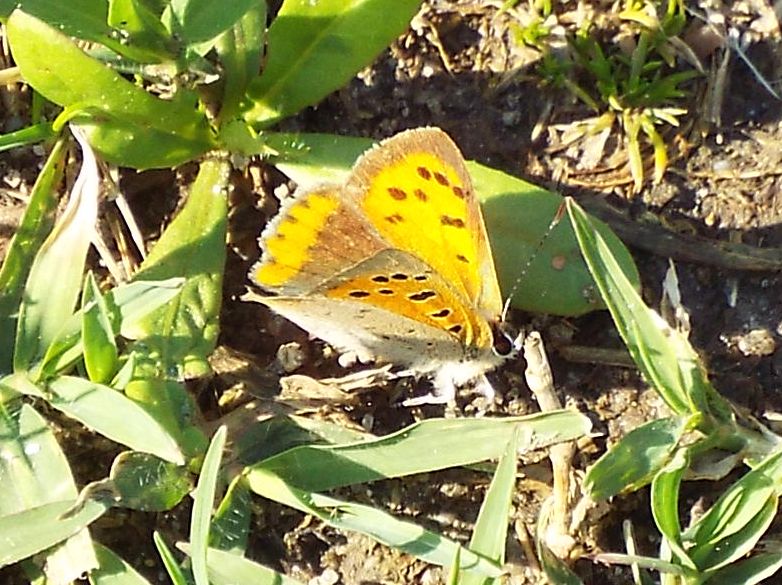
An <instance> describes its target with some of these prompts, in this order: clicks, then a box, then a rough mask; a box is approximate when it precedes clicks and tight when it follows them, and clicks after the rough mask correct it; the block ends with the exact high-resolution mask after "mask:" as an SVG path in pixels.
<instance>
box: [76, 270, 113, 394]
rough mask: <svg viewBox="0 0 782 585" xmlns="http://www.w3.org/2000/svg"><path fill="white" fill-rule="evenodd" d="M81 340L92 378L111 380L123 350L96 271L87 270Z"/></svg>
mask: <svg viewBox="0 0 782 585" xmlns="http://www.w3.org/2000/svg"><path fill="white" fill-rule="evenodd" d="M81 340H82V346H83V347H84V365H85V367H86V368H87V374H88V375H89V377H90V380H91V381H93V382H98V383H104V382H108V381H109V380H111V378H112V377H113V376H114V373H115V372H116V371H117V368H118V366H119V354H118V351H117V344H116V342H115V341H114V331H113V328H112V326H111V318H110V316H109V309H108V306H107V303H106V299H104V298H103V295H102V294H101V292H100V289H99V288H98V283H96V282H95V277H94V276H93V274H92V272H89V273H87V278H86V281H85V283H84V292H83V293H82V330H81Z"/></svg>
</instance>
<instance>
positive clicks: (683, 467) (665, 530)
mask: <svg viewBox="0 0 782 585" xmlns="http://www.w3.org/2000/svg"><path fill="white" fill-rule="evenodd" d="M689 465H690V458H689V452H688V451H687V449H683V448H682V449H678V450H677V451H676V452H675V453H674V456H673V457H672V458H671V460H670V461H669V462H668V464H667V465H666V466H665V467H663V468H662V469H661V470H660V472H659V473H658V474H657V475H655V477H654V479H653V480H652V490H651V495H652V515H653V516H654V521H655V523H656V524H657V528H658V529H659V530H660V532H661V533H662V535H663V537H665V539H666V543H667V545H668V547H669V548H670V549H671V551H672V552H673V553H674V554H675V555H676V557H677V558H676V561H677V562H678V563H680V564H683V565H685V566H687V567H688V568H690V569H696V568H697V567H696V566H695V563H693V561H692V559H691V558H690V556H689V554H688V553H687V551H686V550H685V548H684V545H683V543H682V536H681V533H682V529H681V524H680V522H679V486H680V484H681V481H682V477H683V476H684V474H685V472H686V471H687V469H688V468H689Z"/></svg>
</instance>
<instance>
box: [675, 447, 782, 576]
mask: <svg viewBox="0 0 782 585" xmlns="http://www.w3.org/2000/svg"><path fill="white" fill-rule="evenodd" d="M780 486H782V452H780V451H777V452H776V453H774V454H773V455H770V456H769V457H767V458H766V459H765V460H764V461H763V462H762V463H761V464H760V465H758V466H757V467H755V469H753V470H752V471H750V472H749V473H747V474H746V475H744V477H742V478H741V479H740V480H739V481H737V482H736V483H734V484H733V485H732V486H730V488H728V490H727V491H725V492H723V494H722V495H721V496H720V497H719V498H718V499H717V501H716V502H715V503H714V505H713V506H712V507H711V508H709V510H708V511H707V512H706V513H705V514H704V515H703V516H701V518H700V519H698V521H697V522H696V523H695V524H694V525H693V526H691V527H690V528H689V529H688V530H687V531H686V532H685V533H684V535H683V538H684V539H685V540H689V541H691V542H692V546H691V548H690V550H689V553H690V556H691V558H692V559H693V560H694V561H695V563H696V564H697V566H698V567H699V568H700V569H701V570H708V569H715V568H718V567H721V566H724V565H726V564H728V563H730V562H732V561H735V560H737V559H739V558H741V557H742V556H744V555H745V554H747V553H749V552H750V551H751V550H752V548H753V547H754V545H755V544H756V543H757V541H758V540H759V539H760V537H761V536H762V535H763V533H764V532H765V530H766V528H767V527H768V525H769V524H770V523H771V521H772V520H773V518H774V516H775V514H776V509H777V505H778V498H779V494H780Z"/></svg>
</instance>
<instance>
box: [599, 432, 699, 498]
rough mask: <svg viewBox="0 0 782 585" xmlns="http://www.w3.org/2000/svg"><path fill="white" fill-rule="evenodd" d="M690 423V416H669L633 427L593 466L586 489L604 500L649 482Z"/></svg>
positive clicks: (662, 465)
mask: <svg viewBox="0 0 782 585" xmlns="http://www.w3.org/2000/svg"><path fill="white" fill-rule="evenodd" d="M688 423H689V419H688V418H687V417H669V418H661V419H658V420H653V421H651V422H648V423H646V424H644V425H641V426H640V427H638V428H636V429H633V430H632V431H630V432H629V433H627V434H626V435H625V436H624V437H622V439H621V440H620V441H619V442H618V443H617V444H616V445H614V446H613V447H611V449H609V450H608V452H607V453H605V454H604V455H603V456H602V457H600V459H598V460H597V462H596V463H595V464H594V465H593V466H592V467H590V468H589V470H588V471H587V474H586V478H585V479H584V489H585V490H586V491H587V493H589V495H590V497H591V498H592V499H594V500H596V501H601V500H606V499H608V498H610V497H612V496H615V495H616V494H618V493H619V492H621V491H623V490H635V489H638V488H640V487H642V486H644V485H646V484H647V483H649V481H650V480H651V479H652V478H653V477H654V476H655V475H656V474H657V473H658V472H659V471H660V469H662V468H663V467H664V466H665V465H667V464H668V462H669V461H670V459H671V456H672V455H673V453H674V451H675V450H676V448H677V447H678V445H679V441H680V440H681V438H682V436H683V435H684V432H685V431H686V430H687V429H688Z"/></svg>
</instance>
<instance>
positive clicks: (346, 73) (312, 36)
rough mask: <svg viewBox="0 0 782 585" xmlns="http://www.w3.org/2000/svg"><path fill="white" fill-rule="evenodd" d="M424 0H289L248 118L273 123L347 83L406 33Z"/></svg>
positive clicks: (272, 30) (273, 31) (272, 31)
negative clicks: (316, 0) (315, 0)
mask: <svg viewBox="0 0 782 585" xmlns="http://www.w3.org/2000/svg"><path fill="white" fill-rule="evenodd" d="M420 6H421V0H319V1H318V2H310V1H309V0H286V1H285V2H284V3H283V5H282V8H281V9H280V11H279V13H278V14H277V17H276V18H275V19H274V21H273V22H272V25H271V26H270V27H269V32H268V40H267V45H268V49H267V52H268V58H267V61H266V67H265V68H264V71H263V74H262V75H261V77H260V78H259V79H258V80H257V81H256V82H253V83H252V85H251V87H250V92H249V93H250V97H251V99H252V100H253V105H252V107H251V108H250V110H249V111H248V112H247V113H246V115H245V118H246V119H247V121H248V122H250V123H251V124H254V125H255V124H257V125H260V126H264V127H266V126H269V125H271V124H273V123H274V122H277V121H278V120H280V119H282V118H285V117H287V116H290V115H292V114H295V113H296V112H298V111H299V110H301V109H302V108H304V107H306V106H311V105H314V104H316V103H318V102H319V101H320V100H322V99H323V98H325V97H326V96H327V95H328V94H330V93H331V92H332V91H335V90H337V89H339V88H340V87H342V86H343V85H344V84H346V83H347V82H348V81H349V80H350V79H351V78H352V77H353V76H354V75H355V74H356V73H358V71H359V70H360V69H361V68H362V67H365V66H366V65H369V64H370V63H371V62H372V61H373V60H374V59H375V57H377V56H378V55H379V54H380V52H381V51H382V50H383V49H385V48H386V47H387V46H388V45H389V44H391V42H392V41H393V40H394V39H396V38H397V37H398V36H399V35H401V34H402V33H403V32H404V31H405V29H406V28H407V26H408V23H409V22H410V19H411V18H412V17H413V16H414V15H415V13H416V12H417V11H418V9H419V7H420Z"/></svg>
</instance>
